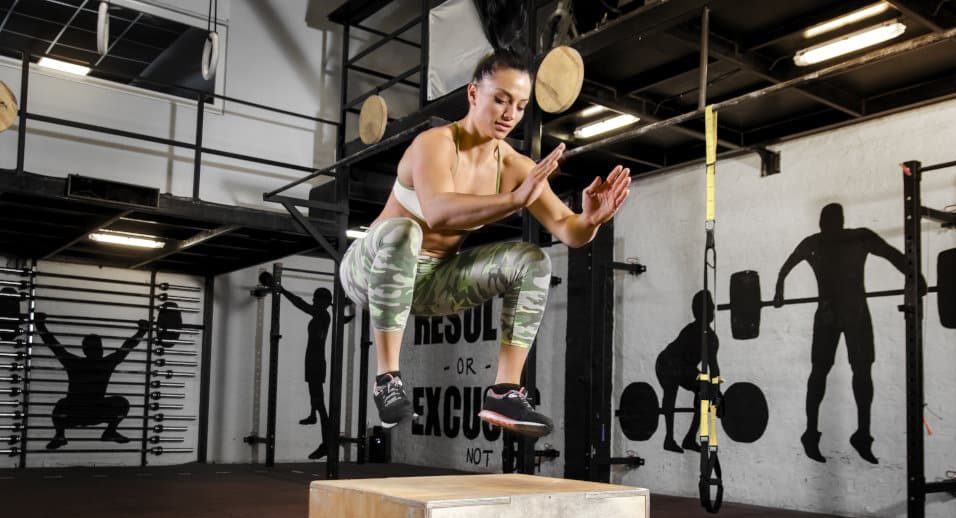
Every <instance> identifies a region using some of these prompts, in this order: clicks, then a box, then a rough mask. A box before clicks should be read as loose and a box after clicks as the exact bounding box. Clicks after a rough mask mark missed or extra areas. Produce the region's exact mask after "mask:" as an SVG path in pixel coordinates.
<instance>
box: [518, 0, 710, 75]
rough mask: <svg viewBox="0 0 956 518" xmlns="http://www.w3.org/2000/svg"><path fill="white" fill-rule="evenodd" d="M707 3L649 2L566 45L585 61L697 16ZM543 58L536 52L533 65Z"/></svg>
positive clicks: (694, 0) (687, 0)
mask: <svg viewBox="0 0 956 518" xmlns="http://www.w3.org/2000/svg"><path fill="white" fill-rule="evenodd" d="M709 3H710V0H670V1H668V2H654V3H650V4H648V5H645V6H644V7H641V8H639V9H635V10H634V11H631V12H629V13H627V14H625V15H623V16H621V17H619V18H616V19H614V20H612V21H610V22H608V23H606V24H605V25H603V26H601V27H600V28H598V29H595V30H593V31H589V32H586V33H584V34H582V35H580V36H579V37H577V38H575V39H574V40H573V41H571V42H570V46H572V47H574V48H575V49H577V50H578V52H580V53H581V56H582V57H583V58H584V60H585V62H587V58H588V57H589V56H591V55H594V54H596V53H597V52H600V51H602V50H604V49H606V48H608V47H610V46H611V45H613V44H615V43H619V42H621V41H623V40H628V39H633V38H646V37H647V36H650V35H652V34H656V33H660V32H663V31H666V30H667V29H669V28H670V27H673V26H675V25H677V24H680V23H683V22H685V21H687V20H689V19H691V18H695V17H697V16H700V12H701V9H703V8H704V6H706V5H707V4H709ZM543 50H544V49H542V52H543ZM543 57H544V56H542V55H540V53H539V56H538V58H537V59H536V62H540V60H541V58H543Z"/></svg>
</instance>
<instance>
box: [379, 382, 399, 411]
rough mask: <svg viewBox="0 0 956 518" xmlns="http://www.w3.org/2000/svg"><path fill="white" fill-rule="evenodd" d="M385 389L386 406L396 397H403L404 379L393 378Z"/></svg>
mask: <svg viewBox="0 0 956 518" xmlns="http://www.w3.org/2000/svg"><path fill="white" fill-rule="evenodd" d="M383 390H384V391H385V406H388V405H389V404H391V403H392V402H394V401H395V400H396V399H402V380H400V379H398V378H392V379H391V380H389V382H388V383H387V384H386V385H385V387H384V388H383Z"/></svg>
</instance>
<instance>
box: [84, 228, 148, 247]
mask: <svg viewBox="0 0 956 518" xmlns="http://www.w3.org/2000/svg"><path fill="white" fill-rule="evenodd" d="M155 237H156V236H147V235H143V234H128V233H125V232H108V231H106V232H94V233H92V234H90V239H92V240H93V241H99V242H100V243H109V244H112V245H123V246H135V247H139V248H162V247H164V246H166V243H164V242H162V241H157V240H155V239H152V238H155Z"/></svg>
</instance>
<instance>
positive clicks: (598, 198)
mask: <svg viewBox="0 0 956 518" xmlns="http://www.w3.org/2000/svg"><path fill="white" fill-rule="evenodd" d="M521 159H522V161H523V162H525V164H524V166H525V167H527V164H528V163H529V162H531V159H530V158H527V157H521ZM630 185H631V179H630V170H628V169H625V168H623V167H621V166H617V167H615V168H614V169H613V170H612V171H611V174H609V175H608V177H607V180H601V179H600V178H595V179H594V182H592V183H591V185H589V186H588V187H587V188H586V189H584V192H583V196H582V198H583V200H582V205H583V210H582V211H581V213H580V214H576V213H575V212H573V211H572V210H571V209H569V208H568V206H567V205H565V204H564V203H563V202H562V201H561V200H560V199H559V198H558V196H557V195H556V194H554V191H552V190H551V186H550V185H548V186H546V188H545V190H544V192H542V193H541V196H539V197H538V199H537V201H535V202H534V203H533V204H532V205H531V206H530V207H529V210H530V211H531V213H532V214H533V215H534V217H535V219H537V220H538V221H539V222H540V223H541V225H543V226H544V228H546V229H547V230H548V232H550V233H551V235H553V236H554V237H556V238H558V240H560V241H561V242H562V243H564V244H566V245H568V246H570V247H571V248H578V247H581V246H584V245H586V244H588V243H590V242H591V240H592V239H594V236H595V235H597V231H598V229H599V228H600V227H601V224H603V223H605V222H607V221H609V220H610V219H611V218H613V217H614V215H615V214H616V213H617V211H618V210H619V209H620V208H621V205H622V204H623V203H624V200H626V199H627V197H628V196H629V195H630Z"/></svg>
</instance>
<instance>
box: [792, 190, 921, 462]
mask: <svg viewBox="0 0 956 518" xmlns="http://www.w3.org/2000/svg"><path fill="white" fill-rule="evenodd" d="M870 254H873V255H876V256H879V257H882V258H884V259H886V260H887V261H889V262H890V263H891V264H892V265H893V266H895V267H896V269H897V270H899V271H900V272H901V273H902V272H903V268H904V256H903V254H902V253H901V252H900V251H899V250H897V249H895V248H893V247H892V246H890V245H889V244H888V243H887V242H886V241H884V240H883V238H881V237H880V236H879V235H877V234H876V233H875V232H873V231H872V230H870V229H867V228H843V207H842V206H841V205H840V204H838V203H831V204H829V205H827V206H825V207H823V210H822V211H821V212H820V232H819V233H817V234H813V235H812V236H809V237H807V238H806V239H804V240H803V241H801V242H800V244H799V245H797V247H796V249H794V251H793V253H791V254H790V257H788V258H787V260H786V261H785V262H784V264H783V266H782V267H781V268H780V274H779V276H778V277H777V287H776V293H775V295H774V305H775V306H776V307H781V306H782V305H783V303H784V282H785V280H786V278H787V275H788V274H789V273H790V271H791V270H792V269H793V268H794V267H795V266H797V265H798V264H800V263H801V262H803V261H806V262H807V264H809V265H810V268H812V269H813V274H814V276H815V277H816V280H817V291H818V293H819V299H820V302H819V306H818V307H817V311H816V313H815V314H814V317H813V341H812V345H811V353H810V362H811V372H810V377H809V379H808V380H807V399H806V412H807V429H806V431H804V433H803V435H802V436H801V437H800V442H801V443H802V444H803V449H804V451H805V452H806V454H807V456H808V457H810V458H811V459H813V460H815V461H818V462H826V457H824V456H823V455H822V454H821V453H820V437H821V434H820V431H819V428H818V425H819V412H820V403H821V402H822V401H823V396H824V393H825V392H826V383H827V375H828V374H829V373H830V369H831V368H832V367H833V363H834V359H835V357H836V350H837V345H838V344H839V341H840V335H841V334H842V335H843V337H844V339H845V342H846V348H847V357H848V359H849V363H850V368H851V370H852V371H853V382H852V385H853V396H854V399H855V400H856V407H857V430H856V432H854V433H853V434H852V435H851V436H850V445H851V446H853V448H854V449H856V451H857V452H858V453H859V455H860V457H862V458H863V459H864V460H866V461H867V462H870V463H873V464H877V463H878V462H879V461H878V459H877V458H876V457H875V456H874V455H873V452H872V449H871V447H872V444H873V437H872V436H871V435H870V406H871V404H872V402H873V378H872V375H871V369H872V366H873V362H874V361H875V360H876V356H875V351H874V345H873V322H872V320H871V318H870V310H869V308H868V306H867V302H866V288H865V286H864V278H863V277H864V265H865V263H866V258H867V256H869V255H870ZM920 285H921V289H922V291H924V292H925V286H926V283H925V281H923V280H922V279H921V280H920Z"/></svg>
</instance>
